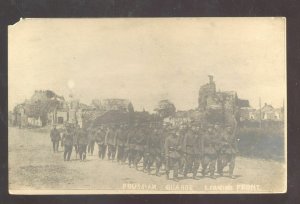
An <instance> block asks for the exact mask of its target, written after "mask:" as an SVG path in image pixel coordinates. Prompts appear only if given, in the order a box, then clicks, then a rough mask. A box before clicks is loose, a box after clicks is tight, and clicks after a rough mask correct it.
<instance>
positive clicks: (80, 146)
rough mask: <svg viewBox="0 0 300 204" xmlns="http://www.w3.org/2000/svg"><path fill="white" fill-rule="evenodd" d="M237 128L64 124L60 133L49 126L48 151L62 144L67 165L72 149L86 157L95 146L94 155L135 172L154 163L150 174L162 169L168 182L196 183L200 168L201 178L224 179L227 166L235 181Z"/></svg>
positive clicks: (148, 167) (193, 124)
mask: <svg viewBox="0 0 300 204" xmlns="http://www.w3.org/2000/svg"><path fill="white" fill-rule="evenodd" d="M235 130H236V126H234V127H232V126H221V125H218V124H217V125H210V126H206V127H203V126H201V125H200V124H199V123H196V122H191V123H184V124H180V125H172V124H170V123H163V124H159V123H135V124H132V125H128V124H105V125H104V124H103V125H99V126H97V127H90V128H80V127H79V126H76V125H75V126H74V125H70V124H67V125H65V130H64V131H62V132H60V131H59V130H57V129H56V127H55V126H54V128H53V129H52V130H51V133H50V137H51V140H52V142H53V151H54V152H56V151H57V149H58V146H59V145H58V143H59V141H60V140H61V144H62V146H64V161H69V160H70V157H71V154H72V150H73V148H75V152H76V157H77V155H78V154H79V159H80V160H85V159H86V154H87V151H88V153H90V154H91V155H93V152H94V146H95V144H97V145H98V156H99V158H100V159H102V160H103V159H104V158H105V156H107V159H108V160H112V161H114V160H116V161H117V162H118V163H120V164H123V165H124V164H127V165H128V166H129V167H130V168H132V167H134V168H136V169H137V170H139V168H140V166H139V164H140V162H141V161H142V163H143V171H144V172H147V173H148V174H151V168H152V166H154V164H155V175H157V176H160V171H161V169H165V171H166V177H167V179H171V174H170V172H171V171H173V176H172V179H173V180H175V181H178V174H182V175H183V177H184V178H188V175H189V174H192V178H193V179H198V177H197V173H198V170H199V168H200V165H201V167H202V169H201V174H202V176H203V177H205V176H207V175H208V176H209V177H210V178H213V179H215V178H216V176H215V171H217V173H218V174H219V176H223V169H224V168H225V167H226V166H227V165H228V166H229V177H230V178H235V176H234V175H233V170H234V166H235V157H236V153H237V139H236V134H235V132H236V131H235Z"/></svg>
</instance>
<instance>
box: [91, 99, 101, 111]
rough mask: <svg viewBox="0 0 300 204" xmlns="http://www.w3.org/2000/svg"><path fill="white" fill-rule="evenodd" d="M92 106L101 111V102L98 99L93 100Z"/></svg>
mask: <svg viewBox="0 0 300 204" xmlns="http://www.w3.org/2000/svg"><path fill="white" fill-rule="evenodd" d="M92 106H93V107H95V108H96V109H101V101H100V100H99V99H93V100H92Z"/></svg>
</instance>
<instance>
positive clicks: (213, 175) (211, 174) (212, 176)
mask: <svg viewBox="0 0 300 204" xmlns="http://www.w3.org/2000/svg"><path fill="white" fill-rule="evenodd" d="M209 177H210V178H211V179H216V178H217V177H216V176H215V174H214V172H210V176H209Z"/></svg>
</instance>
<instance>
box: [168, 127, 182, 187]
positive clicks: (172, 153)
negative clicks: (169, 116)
mask: <svg viewBox="0 0 300 204" xmlns="http://www.w3.org/2000/svg"><path fill="white" fill-rule="evenodd" d="M178 149H180V144H179V132H177V131H172V132H171V134H170V135H169V136H168V137H167V138H166V141H165V155H166V163H167V165H166V176H167V179H169V174H170V170H173V171H174V174H173V180H174V181H179V180H178V168H179V162H180V154H179V151H178Z"/></svg>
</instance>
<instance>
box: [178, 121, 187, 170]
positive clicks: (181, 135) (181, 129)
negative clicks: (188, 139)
mask: <svg viewBox="0 0 300 204" xmlns="http://www.w3.org/2000/svg"><path fill="white" fill-rule="evenodd" d="M187 130H188V126H187V125H186V124H181V125H180V127H179V143H180V146H181V149H180V150H179V153H180V163H179V173H181V174H184V172H183V171H184V166H185V165H186V157H185V152H184V151H183V149H182V148H183V146H184V144H183V142H184V138H185V135H186V133H187Z"/></svg>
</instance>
